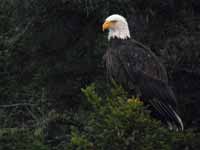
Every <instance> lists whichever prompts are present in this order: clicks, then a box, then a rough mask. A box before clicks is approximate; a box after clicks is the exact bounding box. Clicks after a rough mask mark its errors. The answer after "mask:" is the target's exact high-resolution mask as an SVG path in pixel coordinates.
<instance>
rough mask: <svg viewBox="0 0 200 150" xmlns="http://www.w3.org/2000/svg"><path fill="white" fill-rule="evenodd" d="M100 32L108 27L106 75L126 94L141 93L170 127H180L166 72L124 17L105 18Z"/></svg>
mask: <svg viewBox="0 0 200 150" xmlns="http://www.w3.org/2000/svg"><path fill="white" fill-rule="evenodd" d="M102 28H103V31H104V30H109V33H108V41H109V43H110V47H109V48H108V49H107V51H106V54H105V55H104V59H105V62H106V69H107V74H108V77H109V78H110V79H112V80H115V81H116V82H118V83H119V84H121V85H122V86H123V87H124V88H125V89H127V90H128V91H129V93H131V94H133V93H132V92H133V91H135V93H134V94H137V96H140V98H141V100H143V101H144V103H145V104H148V105H149V106H150V108H151V110H152V115H153V116H155V117H157V118H159V119H160V120H161V121H162V122H164V123H166V124H167V125H168V126H169V128H170V129H173V130H183V123H182V120H181V118H180V117H179V115H178V113H177V112H176V110H177V102H176V97H175V95H174V93H173V91H172V89H171V88H170V86H169V85H168V76H167V72H166V70H165V68H164V66H163V65H162V63H161V62H160V61H159V59H158V58H157V57H156V55H155V54H154V53H153V52H152V51H151V50H150V49H149V48H148V47H146V46H144V45H143V44H141V43H140V42H138V41H136V40H134V39H132V38H131V36H130V31H129V27H128V23H127V21H126V19H125V18H124V17H123V16H121V15H117V14H114V15H111V16H109V17H107V18H106V19H105V22H104V24H103V26H102Z"/></svg>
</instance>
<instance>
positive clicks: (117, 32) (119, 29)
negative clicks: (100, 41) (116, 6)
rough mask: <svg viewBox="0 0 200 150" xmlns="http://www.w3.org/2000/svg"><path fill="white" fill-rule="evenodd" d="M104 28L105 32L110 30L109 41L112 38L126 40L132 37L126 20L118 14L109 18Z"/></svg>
mask: <svg viewBox="0 0 200 150" xmlns="http://www.w3.org/2000/svg"><path fill="white" fill-rule="evenodd" d="M102 28H103V31H104V30H106V29H108V30H109V33H108V40H110V39H111V38H118V39H122V40H125V39H128V38H130V37H131V36H130V31H129V27H128V23H127V21H126V19H125V18H124V17H123V16H121V15H118V14H114V15H111V16H109V17H107V18H106V20H105V22H104V24H103V26H102Z"/></svg>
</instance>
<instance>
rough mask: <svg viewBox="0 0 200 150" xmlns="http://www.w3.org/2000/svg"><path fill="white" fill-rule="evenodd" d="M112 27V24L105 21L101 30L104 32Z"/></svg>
mask: <svg viewBox="0 0 200 150" xmlns="http://www.w3.org/2000/svg"><path fill="white" fill-rule="evenodd" d="M111 26H112V22H110V21H105V22H104V24H103V25H102V30H103V31H105V30H107V29H109V28H110V27H111Z"/></svg>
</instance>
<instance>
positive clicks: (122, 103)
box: [68, 84, 200, 150]
mask: <svg viewBox="0 0 200 150" xmlns="http://www.w3.org/2000/svg"><path fill="white" fill-rule="evenodd" d="M82 91H83V93H84V94H85V96H86V98H87V103H88V105H89V108H90V110H88V111H89V112H88V113H87V119H86V120H87V121H85V123H84V127H83V129H82V130H79V131H77V130H78V129H77V128H76V130H75V131H74V130H73V131H72V133H71V141H70V143H69V144H68V148H69V147H70V149H80V150H88V149H89V148H88V147H91V149H98V150H100V149H103V150H107V149H108V150H112V149H113V150H128V149H136V150H155V149H159V150H172V149H176V150H177V149H185V148H189V149H198V147H199V146H200V143H199V142H198V141H197V140H196V138H197V137H199V135H198V134H196V135H195V134H194V133H192V132H191V131H185V132H184V133H182V132H172V131H169V130H168V129H167V128H165V127H163V126H162V124H161V123H160V122H159V121H157V120H155V119H153V118H152V117H151V116H150V115H149V111H147V109H146V108H145V107H144V106H143V103H142V102H141V101H140V100H139V99H138V98H134V97H133V98H131V99H128V100H127V94H126V92H125V91H124V90H123V89H122V88H121V87H118V86H115V88H112V89H111V92H110V94H108V95H107V97H106V98H105V99H103V98H102V97H100V96H98V94H97V92H96V89H95V85H94V84H92V85H91V86H88V87H86V88H85V89H82Z"/></svg>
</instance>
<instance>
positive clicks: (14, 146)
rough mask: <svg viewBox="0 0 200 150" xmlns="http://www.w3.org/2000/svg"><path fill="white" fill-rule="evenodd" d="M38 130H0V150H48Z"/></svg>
mask: <svg viewBox="0 0 200 150" xmlns="http://www.w3.org/2000/svg"><path fill="white" fill-rule="evenodd" d="M39 130H40V129H37V131H32V130H28V129H17V128H8V129H1V130H0V145H1V146H0V150H5V149H7V150H48V146H47V145H45V144H44V139H43V135H42V133H41V131H39Z"/></svg>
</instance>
